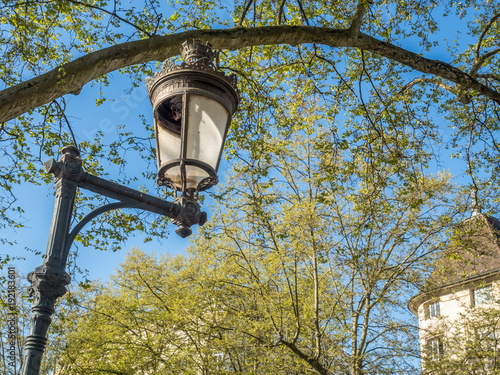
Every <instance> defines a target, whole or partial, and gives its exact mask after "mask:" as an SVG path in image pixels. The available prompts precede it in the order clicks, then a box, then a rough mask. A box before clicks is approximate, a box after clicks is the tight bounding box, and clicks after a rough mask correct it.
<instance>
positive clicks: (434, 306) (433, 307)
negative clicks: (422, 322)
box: [425, 301, 441, 319]
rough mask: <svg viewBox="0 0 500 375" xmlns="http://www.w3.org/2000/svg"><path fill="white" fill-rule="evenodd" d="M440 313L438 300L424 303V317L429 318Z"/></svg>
mask: <svg viewBox="0 0 500 375" xmlns="http://www.w3.org/2000/svg"><path fill="white" fill-rule="evenodd" d="M439 315H441V310H440V307H439V301H434V302H431V303H428V304H427V305H425V318H426V319H431V318H435V317H438V316H439Z"/></svg>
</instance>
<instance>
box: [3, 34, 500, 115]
mask: <svg viewBox="0 0 500 375" xmlns="http://www.w3.org/2000/svg"><path fill="white" fill-rule="evenodd" d="M193 38H200V39H202V40H205V41H208V42H210V43H211V44H212V45H213V47H214V49H228V50H237V49H241V48H245V47H251V46H259V45H275V44H289V45H298V44H302V43H317V44H323V45H327V46H330V47H336V48H339V47H354V48H360V49H363V50H365V51H369V52H372V53H375V54H378V55H380V56H383V57H386V58H388V59H391V60H394V61H397V62H399V63H401V64H403V65H406V66H408V67H410V68H412V69H415V70H418V71H420V72H422V73H426V74H432V75H434V76H437V77H441V78H444V79H446V80H449V81H451V82H454V83H455V84H457V85H460V86H461V87H462V88H463V89H464V90H470V89H473V90H476V91H478V92H479V93H481V94H482V95H484V96H486V97H488V98H490V99H491V100H494V101H495V102H497V103H500V93H499V92H497V91H495V90H493V89H491V88H489V87H488V86H486V85H484V84H482V83H481V82H479V81H478V80H477V79H475V78H473V77H471V76H470V75H469V74H467V73H466V72H464V71H462V70H460V69H458V68H455V67H454V66H452V65H450V64H446V63H444V62H441V61H437V60H430V59H426V58H424V57H422V56H419V55H417V54H416V53H413V52H410V51H408V50H405V49H403V48H400V47H397V46H395V45H393V44H390V43H386V42H383V41H380V40H377V39H375V38H373V37H371V36H369V35H366V34H363V33H358V34H357V35H355V36H352V34H351V33H350V31H349V30H339V29H331V28H324V27H312V26H268V27H251V28H234V29H229V30H227V29H226V30H217V29H215V30H192V31H186V32H182V33H178V34H173V35H165V36H153V37H151V38H149V39H144V40H138V41H134V42H128V43H123V44H118V45H116V46H112V47H108V48H105V49H102V50H100V51H96V52H93V53H89V54H88V55H85V56H82V57H80V58H78V59H76V60H73V61H71V62H69V63H67V64H64V65H62V66H60V67H57V68H55V69H53V70H51V71H50V72H48V73H45V74H43V75H40V76H38V77H35V78H33V79H31V80H29V81H26V82H23V83H20V84H18V85H16V86H13V87H10V88H8V89H5V90H3V91H1V92H0V123H2V122H5V121H8V120H11V119H13V118H15V117H17V116H19V115H21V114H23V113H25V112H27V111H30V110H33V109H35V108H37V107H39V106H41V105H43V104H46V103H50V102H51V101H52V100H54V99H57V98H59V97H61V96H63V95H66V94H69V93H72V92H77V91H78V90H80V89H81V88H82V87H83V86H84V85H85V84H87V83H88V82H90V81H92V80H94V79H96V78H97V77H100V76H102V75H103V74H107V73H109V72H112V71H114V70H117V69H121V68H124V67H127V66H130V65H135V64H142V63H146V62H149V61H162V60H165V59H166V58H169V57H172V56H176V55H178V53H179V50H180V48H181V45H182V43H183V42H184V41H186V40H189V39H193Z"/></svg>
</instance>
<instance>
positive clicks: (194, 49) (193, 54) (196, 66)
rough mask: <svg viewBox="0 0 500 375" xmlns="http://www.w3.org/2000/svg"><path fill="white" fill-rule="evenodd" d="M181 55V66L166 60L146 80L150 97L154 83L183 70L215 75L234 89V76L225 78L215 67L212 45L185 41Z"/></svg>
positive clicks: (197, 40) (198, 40) (198, 41)
mask: <svg viewBox="0 0 500 375" xmlns="http://www.w3.org/2000/svg"><path fill="white" fill-rule="evenodd" d="M181 55H182V58H183V59H184V61H183V62H182V64H181V65H175V64H174V63H173V62H172V61H171V60H168V59H167V60H165V62H164V63H163V65H162V67H161V70H160V71H158V72H156V73H155V74H154V75H153V77H147V78H146V87H147V89H148V92H149V94H150V96H151V91H152V89H153V86H154V84H155V82H158V81H160V80H161V79H163V78H164V77H165V76H167V75H169V74H170V73H172V72H175V71H179V70H183V69H193V70H201V71H205V72H208V73H211V74H215V75H217V76H219V77H220V78H222V79H224V80H225V81H226V82H228V83H229V84H230V85H231V86H233V87H236V76H235V75H234V74H231V75H229V76H226V75H225V74H224V72H221V71H219V70H218V69H217V67H216V66H215V64H214V57H215V53H214V52H213V51H212V45H211V44H210V43H209V42H205V43H203V42H202V41H201V40H200V39H193V40H192V41H186V42H184V43H183V44H182V48H181Z"/></svg>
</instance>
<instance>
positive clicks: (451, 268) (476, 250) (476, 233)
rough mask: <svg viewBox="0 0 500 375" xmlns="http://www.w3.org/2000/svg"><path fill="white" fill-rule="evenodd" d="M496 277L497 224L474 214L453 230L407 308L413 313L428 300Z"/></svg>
mask: <svg viewBox="0 0 500 375" xmlns="http://www.w3.org/2000/svg"><path fill="white" fill-rule="evenodd" d="M496 274H500V221H499V220H498V219H496V218H494V217H492V216H488V215H484V214H475V215H473V216H472V217H471V218H469V219H466V220H464V221H462V222H461V223H460V224H458V225H457V226H456V227H455V228H454V233H453V234H452V236H451V238H450V240H449V243H448V246H447V247H446V249H445V250H444V251H443V252H442V253H441V256H440V258H439V259H438V261H437V262H436V266H435V267H434V270H433V271H432V274H431V276H430V277H429V280H428V281H427V283H426V285H425V288H424V290H423V291H422V292H421V293H419V294H418V295H416V296H415V297H413V298H412V299H411V300H410V302H409V303H408V306H409V308H410V310H411V311H412V312H414V313H416V311H417V308H418V306H419V305H420V304H422V303H423V302H425V301H426V300H428V299H431V298H434V297H437V296H438V295H440V294H445V293H449V292H451V291H452V290H454V289H457V288H458V289H463V288H464V287H469V284H470V283H474V282H479V281H480V280H483V279H484V278H486V277H491V276H492V275H496ZM464 284H465V285H464Z"/></svg>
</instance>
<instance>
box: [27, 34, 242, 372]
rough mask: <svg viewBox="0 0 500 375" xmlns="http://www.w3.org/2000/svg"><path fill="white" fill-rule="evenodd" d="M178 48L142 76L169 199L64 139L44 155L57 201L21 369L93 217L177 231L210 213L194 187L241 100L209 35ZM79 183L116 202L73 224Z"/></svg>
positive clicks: (37, 356)
mask: <svg viewBox="0 0 500 375" xmlns="http://www.w3.org/2000/svg"><path fill="white" fill-rule="evenodd" d="M182 56H183V58H184V62H183V63H182V64H181V65H180V66H177V65H174V64H173V63H171V62H170V61H168V62H165V63H164V64H163V67H162V69H161V71H159V72H157V73H156V74H155V75H154V77H151V78H148V79H147V80H146V84H147V87H148V92H149V96H150V99H151V103H152V104H153V113H154V122H155V137H156V152H157V159H158V179H157V183H158V184H159V185H165V186H168V187H170V188H172V189H173V190H174V193H175V199H174V202H167V201H165V200H163V199H160V198H157V197H154V196H151V195H148V194H144V193H141V192H139V191H136V190H133V189H130V188H128V187H126V186H123V185H119V184H116V183H114V182H111V181H107V180H105V179H102V178H100V177H97V176H94V175H92V174H89V173H87V172H85V171H84V170H83V168H82V159H81V158H80V152H79V150H78V149H77V148H76V147H74V146H65V147H63V149H62V154H63V156H62V157H61V159H60V160H59V161H55V160H54V159H51V160H49V161H47V162H45V163H44V166H45V170H46V171H47V172H48V173H52V174H53V175H54V177H55V191H56V193H55V205H54V213H53V217H52V224H51V229H50V234H49V240H48V244H47V252H46V256H45V259H44V262H43V264H42V265H41V266H39V267H37V268H36V269H35V270H34V271H33V272H31V273H30V274H29V275H28V280H29V281H30V282H31V287H30V294H31V296H32V297H33V305H32V315H31V318H30V333H29V335H28V337H27V338H26V341H25V344H24V355H23V366H22V370H21V374H22V375H38V374H39V372H40V364H41V361H42V357H43V353H44V351H45V346H46V342H47V331H48V328H49V325H50V322H51V316H52V314H53V313H54V306H55V302H56V300H57V299H58V298H59V297H61V296H63V295H64V294H65V293H66V291H67V290H66V285H68V284H69V283H70V276H69V274H68V273H66V261H67V258H68V254H69V250H70V247H71V245H72V243H73V240H74V239H75V237H76V236H77V234H78V233H79V232H80V230H81V229H82V228H83V227H84V226H85V225H86V224H87V223H89V222H90V221H91V220H92V219H93V218H95V217H96V216H98V215H100V214H102V213H104V212H106V211H109V210H114V209H121V208H136V209H143V210H147V211H151V212H155V213H158V214H160V215H164V216H167V217H169V218H171V219H172V222H173V223H174V224H176V225H177V226H178V229H177V230H176V233H177V234H178V235H179V236H181V237H187V236H189V235H190V234H191V226H192V225H195V224H199V225H203V224H204V223H205V222H206V219H207V215H206V213H205V212H202V211H201V208H200V205H199V204H198V203H197V199H198V193H199V192H200V191H204V190H206V189H208V188H210V187H212V186H214V185H215V184H217V182H218V178H217V169H218V166H219V163H220V159H221V156H222V150H223V147H224V140H225V137H226V134H227V129H228V128H229V124H230V122H231V116H232V115H233V113H234V112H235V110H236V107H237V104H238V96H237V93H236V91H235V83H236V82H235V77H233V76H231V77H227V76H226V75H225V74H224V73H222V72H220V71H218V70H217V68H216V67H215V66H214V64H213V52H212V50H211V46H210V45H209V44H208V43H207V44H202V43H201V42H200V41H199V40H194V41H192V42H185V43H184V44H183V46H182ZM78 188H83V189H87V190H90V191H93V192H95V193H97V194H101V195H104V196H107V197H109V198H112V199H115V200H117V202H115V203H110V204H106V205H104V206H102V207H99V208H98V209H96V210H94V211H92V212H91V213H89V214H88V215H87V216H85V217H84V218H83V219H82V220H81V221H80V222H79V223H78V224H77V225H75V226H74V228H73V229H72V230H71V231H70V224H71V218H72V213H73V208H74V201H75V195H76V191H77V189H78Z"/></svg>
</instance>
